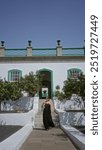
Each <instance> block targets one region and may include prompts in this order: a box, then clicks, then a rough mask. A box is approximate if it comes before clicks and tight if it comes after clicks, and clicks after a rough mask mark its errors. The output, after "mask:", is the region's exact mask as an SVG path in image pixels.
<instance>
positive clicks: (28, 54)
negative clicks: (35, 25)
mask: <svg viewBox="0 0 102 150" xmlns="http://www.w3.org/2000/svg"><path fill="white" fill-rule="evenodd" d="M27 56H32V41H28V46H27Z"/></svg>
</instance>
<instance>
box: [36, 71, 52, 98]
mask: <svg viewBox="0 0 102 150" xmlns="http://www.w3.org/2000/svg"><path fill="white" fill-rule="evenodd" d="M39 72H40V74H41V75H42V87H41V89H40V91H39V97H40V99H45V98H46V97H48V98H52V71H50V70H47V69H42V70H40V71H39Z"/></svg>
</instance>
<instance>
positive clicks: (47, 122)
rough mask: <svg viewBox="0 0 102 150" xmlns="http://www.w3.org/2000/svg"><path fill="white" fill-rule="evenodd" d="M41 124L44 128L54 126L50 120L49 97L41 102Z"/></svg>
mask: <svg viewBox="0 0 102 150" xmlns="http://www.w3.org/2000/svg"><path fill="white" fill-rule="evenodd" d="M43 108H44V109H43V124H44V127H45V129H46V130H48V129H49V127H54V126H55V125H54V123H53V121H52V116H51V103H50V99H48V98H47V99H46V100H45V101H44V102H43Z"/></svg>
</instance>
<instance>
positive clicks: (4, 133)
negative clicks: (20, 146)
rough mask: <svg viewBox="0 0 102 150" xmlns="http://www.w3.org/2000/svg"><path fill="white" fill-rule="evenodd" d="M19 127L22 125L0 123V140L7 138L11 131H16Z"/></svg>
mask: <svg viewBox="0 0 102 150" xmlns="http://www.w3.org/2000/svg"><path fill="white" fill-rule="evenodd" d="M21 128H22V126H11V125H4V126H1V125H0V142H2V141H3V140H5V139H6V138H8V137H9V136H10V135H12V134H13V133H15V132H17V131H18V130H19V129H21Z"/></svg>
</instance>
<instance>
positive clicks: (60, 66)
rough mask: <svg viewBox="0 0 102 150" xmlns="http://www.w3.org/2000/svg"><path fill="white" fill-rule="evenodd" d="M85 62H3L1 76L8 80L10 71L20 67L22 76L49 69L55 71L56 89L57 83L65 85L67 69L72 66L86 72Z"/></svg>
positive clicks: (54, 84)
mask: <svg viewBox="0 0 102 150" xmlns="http://www.w3.org/2000/svg"><path fill="white" fill-rule="evenodd" d="M84 65H85V63H84V62H79V63H78V62H75V63H72V62H68V63H67V62H66V63H64V62H63V63H59V62H57V63H55V62H54V63H45V62H41V63H40V62H39V63H38V62H36V63H8V64H7V63H2V64H0V70H1V71H0V78H2V79H4V78H5V79H6V80H8V71H9V70H11V69H19V70H21V71H22V76H24V75H25V74H28V73H29V72H31V71H33V72H36V71H37V70H40V69H44V68H45V69H49V70H52V71H53V89H54V90H55V87H56V85H60V87H61V88H62V87H63V81H65V80H66V79H67V70H68V69H71V68H78V69H81V70H82V71H83V73H85V66H84Z"/></svg>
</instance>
